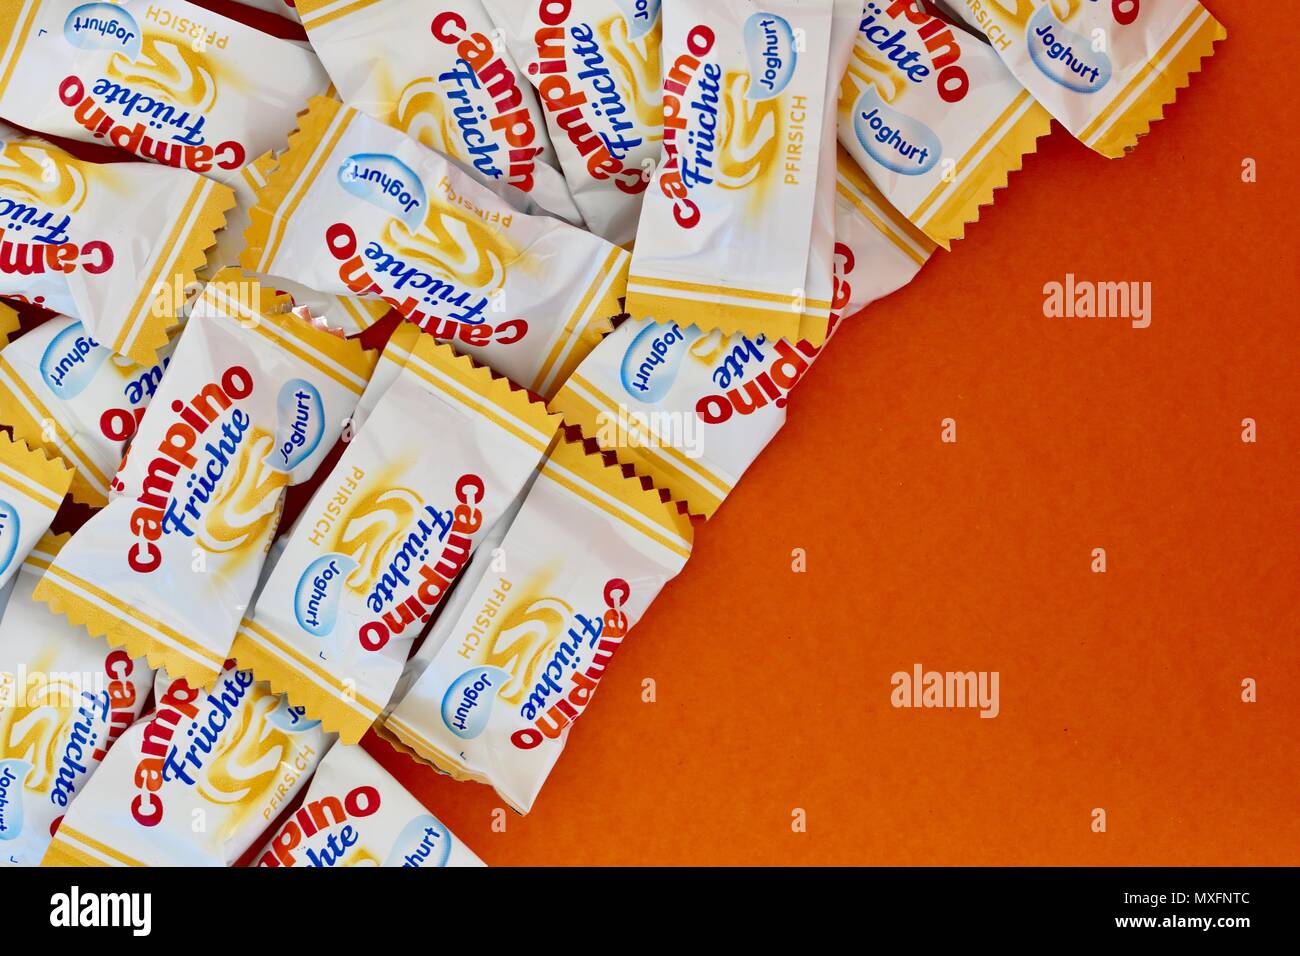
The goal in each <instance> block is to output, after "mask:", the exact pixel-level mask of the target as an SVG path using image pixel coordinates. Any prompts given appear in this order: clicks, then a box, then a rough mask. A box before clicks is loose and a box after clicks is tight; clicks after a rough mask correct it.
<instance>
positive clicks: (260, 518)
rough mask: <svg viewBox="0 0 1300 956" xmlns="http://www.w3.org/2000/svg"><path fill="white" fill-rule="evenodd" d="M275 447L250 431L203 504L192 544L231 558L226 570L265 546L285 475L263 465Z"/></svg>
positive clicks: (271, 440)
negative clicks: (204, 513)
mask: <svg viewBox="0 0 1300 956" xmlns="http://www.w3.org/2000/svg"><path fill="white" fill-rule="evenodd" d="M274 448H275V436H274V435H272V434H271V433H270V432H267V431H264V430H263V429H260V428H254V429H251V430H250V431H249V437H248V439H247V440H246V441H245V442H244V444H243V446H242V447H241V448H240V449H239V451H238V452H237V453H236V455H235V458H234V460H233V461H231V463H230V464H229V465H228V466H227V468H226V473H225V475H224V476H223V480H222V483H221V486H220V487H219V488H217V490H216V492H215V493H214V494H213V496H212V498H211V500H210V501H208V504H207V508H208V513H207V516H206V517H205V518H204V521H203V527H202V528H201V529H200V530H199V533H198V535H197V539H196V540H197V541H198V543H199V545H201V546H202V547H203V548H204V549H205V550H207V551H208V552H210V553H213V554H234V555H236V557H237V560H236V562H235V563H234V564H233V565H227V568H229V567H233V566H237V564H238V563H239V560H242V559H244V558H246V557H248V556H250V555H251V554H252V553H254V552H255V551H256V550H257V549H258V548H259V547H260V546H262V545H263V544H265V542H266V538H267V536H268V535H269V534H270V531H271V528H272V526H273V525H274V523H275V521H276V518H277V516H278V514H279V504H280V491H281V490H282V489H283V488H284V487H285V485H287V484H288V483H289V476H288V475H287V474H285V473H284V472H281V471H276V470H275V469H274V468H272V467H271V466H270V465H268V464H267V460H268V459H270V457H271V454H272V452H273V451H274Z"/></svg>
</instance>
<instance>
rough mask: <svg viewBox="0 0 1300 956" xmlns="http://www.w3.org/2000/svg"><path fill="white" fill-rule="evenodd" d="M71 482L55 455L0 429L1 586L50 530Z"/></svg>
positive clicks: (68, 471)
mask: <svg viewBox="0 0 1300 956" xmlns="http://www.w3.org/2000/svg"><path fill="white" fill-rule="evenodd" d="M71 484H72V469H71V468H68V467H67V466H66V465H64V464H63V462H62V461H60V460H59V459H58V458H46V457H45V453H44V452H43V451H41V450H40V449H39V448H29V447H28V446H27V443H26V442H24V441H14V440H13V439H12V438H10V437H9V436H8V435H7V434H5V433H4V432H0V588H3V587H4V586H5V584H6V583H7V582H8V581H9V579H10V578H12V577H13V576H14V575H15V574H17V573H18V568H19V567H20V566H21V565H22V563H23V561H24V560H25V559H26V558H27V553H28V552H29V551H31V550H32V548H33V547H34V546H35V545H36V542H37V541H39V540H40V539H41V536H42V535H44V534H45V532H47V531H48V530H49V529H50V522H52V521H53V520H54V516H55V515H56V514H57V513H58V510H59V506H60V505H62V504H63V496H64V495H66V494H67V493H68V487H69V486H70V485H71Z"/></svg>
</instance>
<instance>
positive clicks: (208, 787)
mask: <svg viewBox="0 0 1300 956" xmlns="http://www.w3.org/2000/svg"><path fill="white" fill-rule="evenodd" d="M248 694H249V697H248V699H247V701H245V703H244V706H242V707H240V708H239V710H238V715H237V720H235V721H234V722H232V723H230V724H227V725H226V729H225V731H223V733H222V734H221V738H220V739H219V740H218V742H217V746H216V749H215V750H214V751H213V753H212V754H211V755H209V763H208V765H207V768H206V772H205V773H204V774H203V776H202V777H201V778H200V779H199V781H198V784H197V786H196V788H195V789H196V790H197V792H198V794H199V795H200V796H201V797H202V798H203V799H204V800H206V801H208V802H209V803H211V804H213V805H214V806H218V807H229V808H230V810H231V812H230V815H229V816H228V817H226V818H225V819H224V820H222V822H221V825H220V826H219V827H217V828H216V832H214V833H213V835H212V842H213V845H220V844H221V843H223V842H224V841H225V840H226V839H228V838H229V837H230V836H231V835H232V834H234V833H237V832H239V831H240V830H241V829H244V828H245V827H248V826H250V825H252V823H253V822H254V821H253V817H254V816H255V815H260V814H261V812H262V808H263V806H264V805H265V803H266V795H267V794H268V793H269V791H270V790H271V788H272V787H274V786H276V785H277V784H278V782H279V780H280V779H281V776H282V772H283V770H284V763H285V762H286V761H288V760H289V759H291V758H292V757H293V756H294V752H293V751H294V743H293V735H292V734H290V733H288V732H287V731H285V730H283V729H281V728H280V727H277V726H276V725H275V724H274V723H272V722H271V721H270V720H268V719H267V717H268V715H269V714H271V713H272V712H273V711H274V710H275V709H276V708H277V707H279V706H280V697H279V695H277V694H275V693H273V692H272V691H271V689H270V688H269V687H267V686H266V685H265V684H255V685H254V686H253V687H252V689H250V690H249V692H248Z"/></svg>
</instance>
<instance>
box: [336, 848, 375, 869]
mask: <svg viewBox="0 0 1300 956" xmlns="http://www.w3.org/2000/svg"><path fill="white" fill-rule="evenodd" d="M383 865H384V864H383V861H381V860H380V859H379V857H377V856H375V855H374V854H373V853H371V852H370V851H369V850H367V849H365V848H364V847H357V848H356V849H355V850H353V851H352V852H351V853H349V854H348V855H347V856H345V857H344V858H343V862H342V863H340V864H339V866H383Z"/></svg>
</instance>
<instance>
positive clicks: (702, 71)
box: [627, 0, 849, 339]
mask: <svg viewBox="0 0 1300 956" xmlns="http://www.w3.org/2000/svg"><path fill="white" fill-rule="evenodd" d="M834 12H835V4H834V0H773V2H771V3H766V4H763V5H761V6H760V5H758V4H755V3H751V2H749V0H677V2H675V3H670V4H668V5H666V6H665V7H664V13H663V17H664V24H663V61H664V81H663V82H664V85H663V89H664V97H663V109H664V143H663V155H662V158H661V159H660V162H659V166H658V169H657V170H656V172H655V176H654V180H653V182H652V183H651V186H650V190H649V192H648V193H647V195H646V202H645V208H644V209H643V210H642V214H641V222H640V228H639V229H638V231H637V241H636V248H635V250H634V252H633V256H632V265H631V269H630V272H629V275H628V285H627V289H628V295H627V311H628V313H630V314H631V316H632V318H634V319H645V318H652V319H655V320H656V321H660V322H676V323H678V324H679V325H681V326H683V327H685V326H687V325H698V326H699V327H700V328H701V329H705V330H711V329H719V330H721V331H722V332H724V333H726V334H731V333H734V332H743V333H745V334H748V335H758V334H762V335H766V336H768V337H769V338H771V339H776V338H783V337H785V338H792V339H794V338H798V336H799V335H800V332H801V326H803V325H804V323H809V324H810V325H811V323H813V322H818V323H820V325H821V326H823V329H822V335H824V332H825V329H824V326H826V325H827V324H828V322H829V317H830V308H831V303H830V282H831V280H830V275H829V273H821V274H819V275H817V276H815V277H814V281H815V282H816V289H815V290H813V289H810V287H809V268H810V266H812V265H813V261H812V258H811V252H810V248H811V243H812V239H813V218H814V214H815V211H816V208H817V203H816V196H817V180H818V174H819V171H820V170H821V168H822V164H821V155H820V154H821V152H822V150H823V143H826V144H827V148H829V142H830V137H829V136H827V135H825V126H826V123H828V122H829V121H830V117H831V116H833V114H834V109H833V104H832V103H831V102H830V93H829V91H830V90H831V89H833V87H832V86H831V85H830V84H829V82H828V70H829V61H830V59H831V32H832V22H833V20H834ZM842 37H843V40H844V41H847V40H848V39H849V35H848V34H847V31H845V32H844V33H843V34H842ZM841 49H843V50H844V55H846V54H847V48H841ZM841 59H842V56H841ZM822 237H823V241H829V237H828V236H825V235H824V234H823V236H822ZM822 265H823V266H825V263H824V262H823V263H822ZM814 291H816V292H817V293H819V295H820V297H818V296H815V295H814V294H813V292H814ZM805 316H806V317H807V318H805ZM815 337H818V338H820V337H821V336H815Z"/></svg>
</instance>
